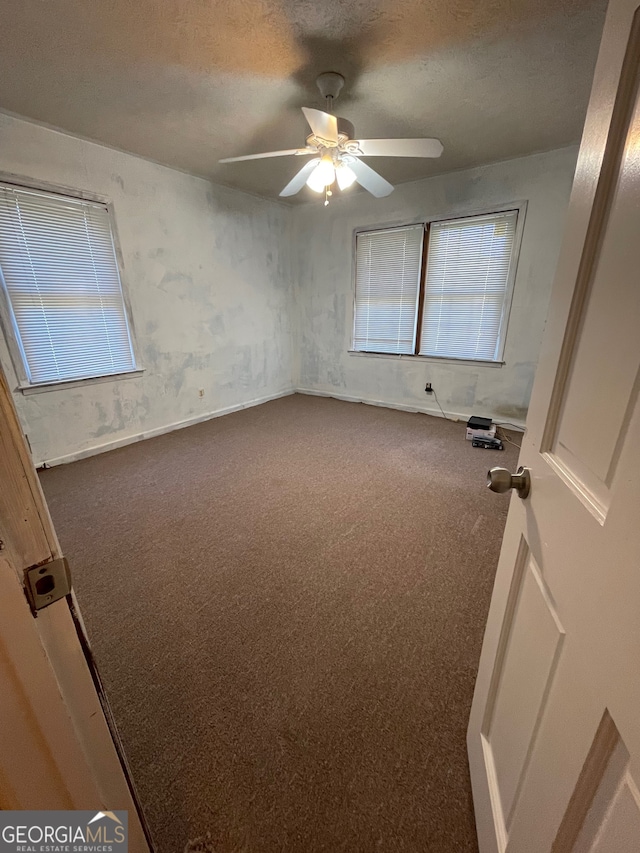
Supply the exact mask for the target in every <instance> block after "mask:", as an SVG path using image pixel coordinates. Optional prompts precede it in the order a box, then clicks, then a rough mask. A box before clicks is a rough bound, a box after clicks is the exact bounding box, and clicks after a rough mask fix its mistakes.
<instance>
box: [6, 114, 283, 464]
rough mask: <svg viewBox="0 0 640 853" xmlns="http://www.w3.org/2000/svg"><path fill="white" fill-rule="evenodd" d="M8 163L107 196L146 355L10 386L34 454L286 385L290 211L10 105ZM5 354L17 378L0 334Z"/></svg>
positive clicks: (11, 169)
mask: <svg viewBox="0 0 640 853" xmlns="http://www.w3.org/2000/svg"><path fill="white" fill-rule="evenodd" d="M0 173H4V175H5V177H6V175H7V174H8V173H10V174H12V175H16V176H21V177H23V178H25V179H26V180H27V181H28V180H33V181H44V182H48V183H50V184H53V185H58V186H60V187H67V188H74V189H79V190H83V191H86V192H91V193H95V194H98V195H100V196H103V197H105V198H107V199H109V200H110V201H111V202H112V203H113V208H114V213H115V221H116V228H117V233H118V238H119V242H120V246H121V249H122V255H123V259H124V269H123V280H124V286H125V288H126V290H127V292H128V296H129V301H130V304H131V311H132V314H133V323H134V329H135V336H136V341H137V347H138V351H139V354H140V358H141V366H142V367H143V368H144V373H143V374H142V375H140V376H132V377H129V378H126V379H119V380H118V379H116V380H109V381H103V382H98V383H93V384H85V385H83V386H82V387H70V388H63V387H61V388H59V389H56V390H52V391H47V392H44V393H38V394H32V395H29V396H25V395H23V394H22V393H20V392H16V393H15V395H14V396H15V401H16V405H17V408H18V411H19V414H20V417H21V420H22V423H23V425H24V428H25V431H26V432H27V434H28V438H29V441H30V444H31V447H32V451H33V455H34V459H35V461H36V464H39V463H41V462H43V461H45V460H46V461H49V460H56V459H58V458H60V457H65V456H67V455H68V454H77V453H82V452H83V451H86V450H90V449H93V448H97V447H101V446H103V445H105V446H113V444H114V443H119V442H124V441H126V440H127V439H129V438H130V437H132V436H140V435H143V434H144V435H148V434H149V433H153V432H156V431H163V430H164V429H165V428H167V427H168V426H170V425H172V424H176V423H181V422H183V421H191V420H197V419H198V418H205V417H207V416H208V415H210V414H212V413H217V412H222V411H225V410H229V409H233V408H236V407H241V406H243V405H247V404H251V403H253V402H256V401H260V400H263V399H268V398H270V397H273V396H276V395H278V394H280V393H284V392H288V391H290V390H291V376H292V368H291V325H290V310H291V305H292V298H291V276H290V270H289V267H288V252H289V245H290V240H289V239H288V233H289V232H288V229H289V227H290V220H289V216H290V211H289V210H287V209H286V208H284V207H282V206H281V205H279V204H276V203H273V202H269V201H266V200H263V199H258V198H254V197H252V196H249V195H246V194H244V193H240V192H237V191H233V190H227V189H224V188H221V187H217V186H213V185H212V184H210V183H209V182H208V181H205V180H201V179H199V178H194V177H191V176H188V175H185V174H183V173H181V172H177V171H174V170H171V169H168V168H165V167H163V166H158V165H156V164H154V163H150V162H148V161H145V160H142V159H139V158H136V157H132V156H130V155H128V154H123V153H121V152H118V151H114V150H111V149H109V148H105V147H103V146H100V145H96V144H93V143H90V142H86V141H83V140H79V139H76V138H74V137H71V136H67V135H65V134H62V133H58V132H56V131H52V130H49V129H46V128H43V127H40V126H37V125H34V124H31V123H29V122H25V121H22V120H20V119H17V118H13V117H10V116H6V115H0ZM0 360H1V362H2V365H3V367H4V369H5V372H6V374H7V376H8V379H9V382H10V383H11V385H12V387H14V388H15V386H16V384H17V380H16V376H15V372H14V370H13V366H12V363H11V360H10V358H9V354H8V352H7V349H6V344H5V341H4V338H3V336H2V335H0ZM200 389H203V390H204V396H202V397H200V396H199V391H200Z"/></svg>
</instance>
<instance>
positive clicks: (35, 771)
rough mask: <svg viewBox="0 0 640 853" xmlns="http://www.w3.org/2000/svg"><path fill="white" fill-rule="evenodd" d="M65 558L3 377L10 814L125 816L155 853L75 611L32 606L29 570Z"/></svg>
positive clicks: (0, 478)
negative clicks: (79, 812) (67, 811)
mask: <svg viewBox="0 0 640 853" xmlns="http://www.w3.org/2000/svg"><path fill="white" fill-rule="evenodd" d="M59 556H60V550H59V545H58V541H57V539H56V535H55V531H54V530H53V526H52V524H51V519H50V517H49V513H48V511H47V507H46V504H45V501H44V497H43V495H42V491H41V489H40V484H39V482H38V477H37V475H36V472H35V470H34V468H33V463H32V461H31V457H30V456H29V452H28V450H27V448H26V445H25V441H24V436H23V434H22V430H21V429H20V426H19V424H18V418H17V416H16V413H15V409H14V407H13V402H12V400H11V394H10V392H9V389H8V387H7V383H6V381H5V378H4V374H3V373H2V370H1V369H0V809H3V810H4V809H86V810H96V811H98V810H101V811H105V810H106V811H112V810H118V809H125V810H126V811H128V824H129V850H130V853H149V844H148V842H147V839H146V837H145V833H144V830H143V826H142V822H141V817H140V815H139V814H138V811H137V808H136V803H135V800H134V798H133V794H132V789H131V788H130V786H129V783H128V779H127V773H126V768H125V766H124V765H123V764H122V763H121V760H120V758H119V755H118V752H117V749H116V747H115V744H114V740H113V738H112V734H111V732H110V730H109V726H108V724H107V719H106V716H105V709H104V708H103V706H102V704H101V701H100V697H99V695H98V692H97V689H96V686H95V683H94V679H96V678H97V673H96V671H95V670H93V671H92V669H91V667H90V664H91V658H90V656H89V651H88V647H87V646H86V645H83V643H84V642H85V638H84V632H83V628H82V624H81V622H80V621H79V620H80V617H79V615H78V614H77V611H76V612H75V613H74V612H73V610H72V608H73V609H75V602H74V601H73V598H72V597H68V598H61V599H60V600H58V601H55V602H54V603H52V604H51V605H50V606H49V607H47V608H46V609H43V610H40V611H39V612H38V614H37V616H34V615H33V614H32V612H31V609H30V607H29V605H28V603H27V599H26V597H25V593H24V589H23V581H24V572H25V570H26V569H28V568H29V567H30V566H38V567H40V568H42V567H44V566H46V564H47V563H50V562H51V561H52V560H54V559H56V558H58V557H59ZM36 846H37V845H36Z"/></svg>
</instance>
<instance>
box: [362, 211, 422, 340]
mask: <svg viewBox="0 0 640 853" xmlns="http://www.w3.org/2000/svg"><path fill="white" fill-rule="evenodd" d="M423 238H424V226H423V225H411V226H408V227H403V228H390V229H387V230H385V231H370V232H365V233H361V234H358V235H357V237H356V298H355V321H354V334H353V348H354V350H360V351H364V352H391V353H413V352H414V351H415V338H416V314H417V305H418V293H419V290H420V265H421V261H422V241H423Z"/></svg>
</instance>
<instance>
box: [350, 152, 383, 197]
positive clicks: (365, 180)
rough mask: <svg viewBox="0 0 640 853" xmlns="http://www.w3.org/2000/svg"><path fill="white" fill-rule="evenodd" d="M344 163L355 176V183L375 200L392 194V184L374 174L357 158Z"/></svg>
mask: <svg viewBox="0 0 640 853" xmlns="http://www.w3.org/2000/svg"><path fill="white" fill-rule="evenodd" d="M345 163H346V165H348V166H349V168H350V169H351V171H352V172H353V173H354V175H355V176H356V181H357V182H358V183H359V184H360V186H361V187H364V188H365V190H367V191H368V192H370V193H371V195H374V196H375V197H376V198H383V197H384V196H385V195H389V193H391V192H393V184H390V183H389V181H387V180H385V178H383V177H382V175H379V174H378V173H377V172H374V171H373V169H371V168H370V167H369V166H367V164H366V163H363V162H362V160H358V158H357V157H350V158H349V160H348V162H347V161H346V160H345Z"/></svg>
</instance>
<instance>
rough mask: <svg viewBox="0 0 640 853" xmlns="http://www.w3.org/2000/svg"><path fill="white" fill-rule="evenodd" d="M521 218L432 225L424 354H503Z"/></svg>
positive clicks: (496, 216) (494, 217) (490, 357)
mask: <svg viewBox="0 0 640 853" xmlns="http://www.w3.org/2000/svg"><path fill="white" fill-rule="evenodd" d="M517 216H518V212H517V211H515V210H510V211H506V212H503V213H494V214H490V215H487V216H473V217H469V218H467V219H455V220H450V221H447V222H434V223H432V224H431V227H430V233H429V250H428V259H427V270H426V276H425V285H424V287H425V292H424V307H423V312H422V332H421V335H420V350H419V352H420V355H431V356H449V357H451V358H471V359H474V358H476V359H487V360H495V359H497V358H498V357H499V353H498V347H499V338H500V328H501V325H502V315H503V311H504V307H505V302H506V299H507V296H508V286H509V271H510V268H511V263H512V258H513V250H514V244H515V232H516V221H517Z"/></svg>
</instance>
